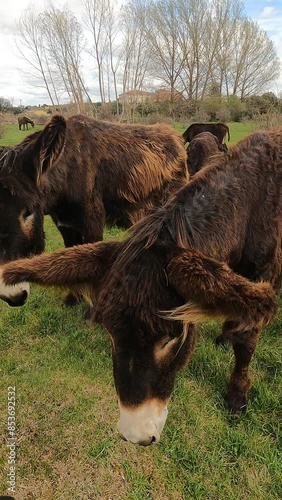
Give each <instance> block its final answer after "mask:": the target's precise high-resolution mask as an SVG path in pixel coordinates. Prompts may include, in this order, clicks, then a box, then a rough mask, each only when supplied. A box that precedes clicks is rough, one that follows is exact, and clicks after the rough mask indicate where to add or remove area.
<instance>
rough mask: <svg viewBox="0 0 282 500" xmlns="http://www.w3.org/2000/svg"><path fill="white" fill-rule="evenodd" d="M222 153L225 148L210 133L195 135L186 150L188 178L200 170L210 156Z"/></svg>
mask: <svg viewBox="0 0 282 500" xmlns="http://www.w3.org/2000/svg"><path fill="white" fill-rule="evenodd" d="M223 151H226V148H224V147H223V144H220V143H219V141H218V139H217V138H216V137H215V135H213V134H211V133H210V132H202V133H201V134H198V135H196V136H195V137H194V138H193V139H192V141H191V142H190V144H189V146H188V148H187V155H188V157H187V167H188V172H189V175H190V177H192V176H193V175H194V174H196V173H197V172H198V171H199V170H201V168H202V167H203V166H204V164H205V163H207V162H208V160H209V159H210V158H211V156H213V155H215V154H217V153H220V152H223Z"/></svg>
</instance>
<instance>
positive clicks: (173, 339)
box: [161, 337, 178, 349]
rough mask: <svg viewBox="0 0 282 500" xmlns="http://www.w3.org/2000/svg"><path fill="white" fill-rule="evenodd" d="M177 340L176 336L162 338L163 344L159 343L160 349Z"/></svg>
mask: <svg viewBox="0 0 282 500" xmlns="http://www.w3.org/2000/svg"><path fill="white" fill-rule="evenodd" d="M177 341H178V337H172V338H171V337H168V338H166V339H164V341H163V344H162V345H161V349H165V348H167V347H169V346H172V345H174V344H175V343H176V342H177Z"/></svg>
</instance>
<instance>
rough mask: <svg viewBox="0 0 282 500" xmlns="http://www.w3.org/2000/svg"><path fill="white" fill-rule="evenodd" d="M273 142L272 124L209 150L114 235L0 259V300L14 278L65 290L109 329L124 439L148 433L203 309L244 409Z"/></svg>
mask: <svg viewBox="0 0 282 500" xmlns="http://www.w3.org/2000/svg"><path fill="white" fill-rule="evenodd" d="M281 145H282V128H281V129H280V131H279V130H278V131H276V132H271V133H270V134H267V133H256V134H253V135H251V136H249V137H248V138H246V139H245V140H243V141H241V142H240V143H239V144H238V145H237V146H235V147H233V148H232V149H231V150H230V151H229V152H228V154H227V155H218V156H217V157H214V159H212V160H211V162H210V163H209V165H208V166H206V167H205V168H204V169H202V170H201V171H200V172H198V174H196V175H195V176H194V177H193V179H192V180H191V181H190V182H189V183H188V184H187V185H186V186H185V187H183V188H182V189H180V190H179V191H178V192H177V193H176V194H175V195H174V196H173V197H172V198H171V199H169V200H168V201H167V203H166V204H165V206H163V207H161V208H159V209H157V210H156V211H155V212H154V213H151V214H150V215H149V216H147V217H146V218H145V219H143V220H141V221H140V222H139V223H137V224H136V225H135V226H134V227H133V230H132V232H131V235H130V236H129V237H128V239H127V240H125V241H123V242H117V241H112V242H108V243H105V242H99V243H96V244H87V245H81V246H76V247H73V248H69V249H62V250H58V251H56V252H54V253H51V254H49V255H42V256H37V257H34V258H32V259H24V260H18V261H16V262H11V263H9V264H6V265H5V266H4V267H2V270H1V279H0V283H1V285H0V295H1V297H2V298H3V299H4V300H9V301H17V303H19V302H20V301H21V302H24V300H25V298H26V297H24V296H23V289H24V288H25V286H26V285H25V284H24V283H22V282H33V283H39V284H41V285H44V286H48V285H50V286H60V287H65V288H70V289H71V290H72V291H73V292H74V293H83V294H84V295H85V297H86V298H87V299H88V300H89V302H90V304H91V305H92V306H93V316H92V321H93V322H95V321H98V322H99V323H101V324H102V325H103V326H104V327H105V329H106V330H107V331H108V332H109V334H110V336H111V340H112V357H113V373H114V380H115V386H116V390H117V394H118V400H119V408H120V419H119V423H118V428H119V431H120V434H121V435H122V436H123V437H124V439H126V440H127V441H130V442H132V443H138V444H141V445H149V444H151V443H156V442H158V441H159V439H160V434H161V431H162V429H163V426H164V423H165V420H166V416H167V404H168V401H169V399H170V395H171V392H172V389H173V385H174V379H175V375H176V373H177V372H178V370H179V369H180V368H181V367H183V366H184V365H185V364H186V363H187V361H188V359H189V357H190V356H191V354H192V351H193V347H194V342H195V326H194V324H195V323H197V322H199V321H202V320H205V319H208V318H214V317H217V316H218V317H220V318H222V320H224V325H223V333H222V335H221V337H220V339H219V340H220V341H221V342H225V341H229V342H230V343H231V344H232V345H233V349H234V355H235V367H234V369H233V372H232V375H231V380H230V385H229V392H228V402H229V406H230V409H231V411H232V412H240V411H243V410H244V409H245V408H246V405H247V393H248V390H249V388H250V385H251V381H250V377H249V372H248V370H249V364H250V361H251V358H252V355H253V353H254V350H255V347H256V344H257V342H258V338H259V334H260V331H261V329H262V327H263V326H264V325H267V324H268V323H269V322H270V321H271V320H272V319H273V317H274V316H275V314H276V311H277V296H278V294H279V290H280V288H281V279H282V271H281V264H282V260H281V235H282V223H281V221H282V213H281V212H282V146H281ZM263 281H266V282H269V283H264V282H263ZM19 284H20V285H19ZM19 286H20V287H21V288H20V289H19V288H18V287H19ZM6 287H7V288H6ZM26 293H28V290H27V289H26ZM168 311H170V314H169V313H168Z"/></svg>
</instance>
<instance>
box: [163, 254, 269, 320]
mask: <svg viewBox="0 0 282 500" xmlns="http://www.w3.org/2000/svg"><path fill="white" fill-rule="evenodd" d="M167 275H168V280H169V282H170V284H171V285H172V286H173V287H174V288H175V290H176V291H177V292H178V293H179V295H180V296H182V297H183V299H184V301H185V304H184V305H183V306H180V307H178V308H177V309H174V310H173V311H171V312H170V317H171V318H172V319H176V320H182V321H184V322H191V323H198V322H200V321H204V320H208V319H212V318H215V317H220V318H222V319H228V320H233V321H236V322H237V324H238V329H240V330H247V329H251V328H256V327H262V326H264V325H266V324H268V323H269V322H270V321H271V320H272V319H273V317H274V315H275V314H276V312H277V298H276V295H275V293H274V291H273V288H272V286H271V285H270V284H269V283H253V282H251V281H249V280H247V279H246V278H243V277H242V276H239V275H238V274H236V273H234V272H233V271H232V270H231V269H230V268H229V267H228V266H227V265H226V264H224V263H222V262H218V261H217V260H215V259H212V258H210V257H207V256H205V255H204V254H202V253H201V252H198V251H197V250H194V249H186V250H182V251H181V252H180V253H179V254H178V255H177V256H176V257H173V258H172V259H171V261H170V262H169V264H168V267H167Z"/></svg>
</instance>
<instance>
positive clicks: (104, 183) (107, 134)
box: [0, 115, 188, 260]
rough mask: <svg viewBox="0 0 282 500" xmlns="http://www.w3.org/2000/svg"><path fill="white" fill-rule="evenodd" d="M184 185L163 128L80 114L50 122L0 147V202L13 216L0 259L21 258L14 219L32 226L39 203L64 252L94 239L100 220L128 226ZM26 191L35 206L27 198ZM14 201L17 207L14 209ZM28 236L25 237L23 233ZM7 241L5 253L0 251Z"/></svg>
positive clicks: (180, 155) (177, 148)
mask: <svg viewBox="0 0 282 500" xmlns="http://www.w3.org/2000/svg"><path fill="white" fill-rule="evenodd" d="M7 179H11V183H12V184H11V188H9V183H8V181H7ZM187 181H188V174H187V166H186V152H185V149H184V146H183V141H182V138H181V136H180V135H179V134H178V133H177V132H175V131H174V130H173V129H172V128H171V127H169V126H167V125H163V124H158V125H153V126H138V125H127V126H125V125H120V124H112V123H108V122H101V121H97V120H94V119H92V118H89V117H87V116H82V115H76V116H73V117H71V118H69V119H68V120H67V122H66V121H65V120H64V118H63V117H62V116H55V117H54V118H53V119H52V120H51V121H50V123H49V124H48V125H47V126H46V127H45V128H44V130H42V131H39V132H35V133H33V134H31V135H29V136H28V137H27V138H26V139H25V140H24V141H22V142H21V143H20V144H18V145H17V146H16V147H15V148H2V150H1V149H0V189H1V184H3V186H5V193H6V194H5V196H4V195H2V194H1V191H0V203H1V204H2V205H3V208H4V209H5V212H7V211H8V212H9V213H11V217H12V218H13V221H1V222H0V233H1V232H3V233H5V235H7V237H5V239H2V242H1V243H2V244H1V245H0V247H2V258H3V254H4V253H5V255H6V260H11V259H14V258H15V257H17V256H21V252H22V251H21V249H20V246H21V241H20V239H19V238H18V240H17V243H16V242H15V238H14V236H13V235H15V228H14V226H15V224H17V225H18V226H20V224H21V219H22V218H24V219H25V218H27V217H29V216H32V220H34V210H35V209H36V207H38V204H39V201H40V204H41V210H42V211H43V212H44V213H45V214H50V215H51V217H52V219H53V221H54V222H55V224H56V226H57V228H58V230H59V231H60V233H61V234H62V237H63V240H64V244H65V246H67V247H69V246H73V245H78V244H82V243H89V242H96V241H99V240H102V239H103V228H104V225H105V223H106V222H107V223H108V224H117V225H120V226H123V227H129V226H130V225H132V224H133V223H134V222H136V221H138V220H139V219H140V218H141V217H143V216H144V215H145V214H146V213H147V212H148V211H149V210H150V209H151V208H152V207H153V206H158V205H160V204H162V203H163V201H165V200H166V199H167V198H168V197H169V196H170V194H171V193H173V192H175V191H176V190H177V189H179V188H180V187H182V186H183V185H185V184H186V182H187ZM9 182H10V180H9ZM31 191H32V193H33V195H34V196H35V194H36V197H37V200H38V203H37V204H36V203H35V202H34V203H33V202H31V201H29V199H28V196H31V194H30V193H31ZM24 193H25V194H24ZM18 195H19V196H20V197H21V202H20V204H17V203H15V200H17V199H18ZM25 196H26V199H25ZM7 203H8V205H9V208H7V207H6V204H7ZM13 207H14V208H13ZM42 215H43V213H41V222H42ZM38 217H39V215H38ZM30 220H31V219H29V227H30V226H31V222H30ZM2 224H4V225H5V228H2V227H1V225H2ZM42 227H43V226H42V224H41V231H43V228H42ZM28 234H31V235H32V231H29V229H26V230H25V236H26V237H27V236H28ZM11 239H13V249H14V250H13V252H12V251H9V249H8V248H7V247H5V243H9V242H10V240H11ZM38 241H39V240H38ZM32 245H35V241H34V240H33V241H32V242H30V246H31V247H32ZM41 250H42V244H40V251H41ZM38 251H39V249H38V248H37V247H36V245H35V246H34V253H37V252H38ZM0 260H1V248H0Z"/></svg>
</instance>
